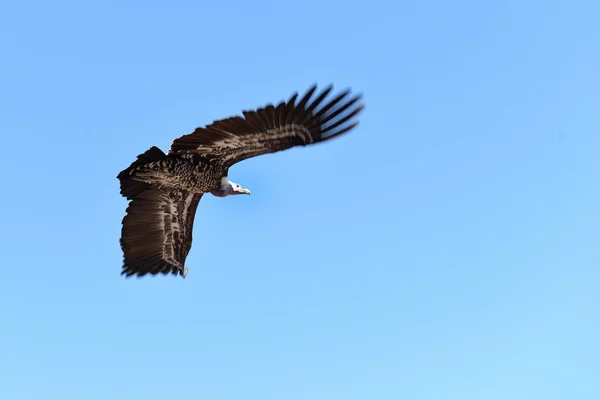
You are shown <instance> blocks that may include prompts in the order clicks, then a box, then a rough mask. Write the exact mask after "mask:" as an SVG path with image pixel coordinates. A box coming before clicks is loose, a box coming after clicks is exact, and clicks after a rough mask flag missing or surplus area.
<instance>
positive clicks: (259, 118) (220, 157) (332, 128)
mask: <svg viewBox="0 0 600 400" xmlns="http://www.w3.org/2000/svg"><path fill="white" fill-rule="evenodd" d="M332 89H333V86H331V85H330V86H328V87H326V88H325V89H324V90H323V91H322V92H321V93H319V95H318V96H317V97H316V98H315V99H314V100H311V98H312V97H313V94H314V93H315V92H316V90H317V86H316V85H313V86H312V87H311V88H309V90H308V91H307V92H306V93H305V94H304V96H302V98H301V99H300V100H299V101H298V103H296V99H297V98H298V93H294V94H293V95H292V96H291V97H290V99H289V100H288V101H282V102H280V103H278V104H277V105H272V104H268V105H266V106H265V107H263V108H259V109H257V110H253V111H252V110H245V111H242V114H243V117H241V116H234V117H230V118H227V119H222V120H218V121H215V122H213V123H212V124H210V125H208V126H206V127H204V128H196V130H195V131H194V132H192V133H190V134H188V135H184V136H181V137H180V138H178V139H175V140H174V141H173V143H172V144H171V149H170V150H169V154H186V153H192V154H200V155H202V156H205V157H207V158H210V159H212V160H215V161H218V162H221V163H222V165H223V166H225V167H227V168H228V167H230V166H232V165H233V164H235V163H237V162H240V161H242V160H245V159H247V158H250V157H255V156H258V155H262V154H267V153H275V152H278V151H282V150H286V149H289V148H292V147H295V146H307V145H311V144H315V143H320V142H324V141H327V140H330V139H332V138H334V137H337V136H340V135H342V134H345V133H347V132H349V131H350V130H352V129H354V128H355V127H356V126H357V125H358V121H357V120H355V117H356V116H357V115H358V114H359V113H360V112H361V111H362V110H363V108H364V105H363V104H361V103H359V100H360V99H361V98H362V95H360V94H359V95H355V96H353V97H349V95H350V90H349V89H348V90H345V91H343V92H341V93H339V94H338V95H336V96H335V97H334V98H333V99H331V100H328V101H325V99H326V97H327V96H328V95H329V93H330V92H331V91H332Z"/></svg>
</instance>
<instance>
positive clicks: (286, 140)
mask: <svg viewBox="0 0 600 400" xmlns="http://www.w3.org/2000/svg"><path fill="white" fill-rule="evenodd" d="M332 89H333V86H332V85H329V86H327V87H326V88H325V89H324V90H322V91H320V92H318V93H317V95H316V96H314V97H313V95H315V92H316V91H317V85H316V84H315V85H313V86H311V87H310V88H309V89H308V90H307V92H306V93H305V94H304V95H303V96H302V97H301V98H300V100H298V97H299V96H298V93H297V92H296V93H294V94H293V95H292V96H291V97H290V98H289V100H287V101H281V102H279V103H278V104H277V105H273V104H267V105H265V106H264V107H262V108H258V109H256V110H246V111H242V114H243V116H240V115H236V116H233V117H230V118H226V119H221V120H217V121H214V122H213V123H212V124H210V125H207V126H205V127H199V128H196V129H195V130H194V131H193V132H192V133H190V134H187V135H183V136H181V137H179V138H178V139H175V140H174V141H173V143H172V144H171V148H170V149H169V151H168V153H167V154H165V153H164V152H163V151H162V150H160V149H159V148H158V147H156V146H153V147H151V148H150V149H149V150H147V151H146V152H145V153H143V154H140V155H139V156H137V159H136V160H135V161H134V162H133V163H132V164H131V165H130V166H129V167H127V168H126V169H124V170H123V171H121V172H120V173H119V174H118V176H117V179H118V180H119V182H120V192H121V195H122V196H123V197H125V198H126V199H127V200H128V201H129V204H128V206H127V210H126V213H125V217H124V218H123V221H122V229H121V238H120V244H121V249H122V251H123V267H122V272H121V275H125V276H126V277H130V276H132V275H136V276H138V277H142V276H144V275H146V274H151V275H157V274H164V275H166V274H169V273H170V274H173V275H180V276H182V277H184V278H185V276H186V275H187V272H188V269H187V267H186V266H185V260H186V258H187V255H188V253H189V251H190V249H191V247H192V228H193V225H194V217H195V214H196V209H197V208H198V204H199V203H200V199H201V198H202V196H203V195H204V194H205V193H210V194H212V195H214V196H217V197H226V196H231V195H239V194H246V195H249V194H250V190H248V189H246V188H244V187H242V186H240V185H238V184H237V183H234V182H232V181H230V180H229V177H228V172H229V168H230V167H231V166H233V165H234V164H236V163H238V162H240V161H242V160H245V159H248V158H251V157H256V156H260V155H262V154H268V153H276V152H278V151H282V150H287V149H290V148H292V147H296V146H308V145H312V144H315V143H321V142H325V141H328V140H330V139H333V138H335V137H337V136H340V135H342V134H345V133H347V132H349V131H350V130H352V129H353V128H355V127H356V126H357V125H358V120H357V119H356V118H355V117H356V116H357V115H358V114H359V113H360V112H361V111H362V110H363V108H364V104H362V103H361V102H360V100H361V98H362V95H361V94H358V95H351V91H350V89H347V90H345V91H342V92H341V93H338V94H336V95H335V96H333V97H332V98H330V99H327V100H326V98H327V96H328V95H329V94H330V92H331V91H332Z"/></svg>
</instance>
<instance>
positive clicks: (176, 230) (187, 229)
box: [121, 187, 202, 277]
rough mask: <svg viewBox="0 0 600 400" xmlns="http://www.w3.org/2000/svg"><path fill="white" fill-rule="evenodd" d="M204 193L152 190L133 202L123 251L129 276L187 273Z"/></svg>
mask: <svg viewBox="0 0 600 400" xmlns="http://www.w3.org/2000/svg"><path fill="white" fill-rule="evenodd" d="M201 198H202V194H197V193H189V192H187V191H183V190H176V189H171V190H166V189H165V190H161V189H158V188H155V187H150V188H148V189H147V190H144V191H142V192H141V193H139V194H138V195H137V196H135V198H134V199H133V200H132V201H131V202H130V203H129V206H128V207H127V214H126V215H125V217H124V218H123V228H122V231H121V248H122V249H123V255H124V257H123V258H124V260H123V271H122V272H121V274H125V275H126V276H131V275H138V276H144V275H146V274H152V275H156V274H159V273H162V274H165V275H166V274H168V273H172V274H174V275H178V274H181V275H182V276H183V277H185V275H186V274H187V268H185V259H186V258H187V255H188V253H189V252H190V249H191V247H192V228H193V226H194V217H195V216H196V209H197V208H198V203H200V199H201Z"/></svg>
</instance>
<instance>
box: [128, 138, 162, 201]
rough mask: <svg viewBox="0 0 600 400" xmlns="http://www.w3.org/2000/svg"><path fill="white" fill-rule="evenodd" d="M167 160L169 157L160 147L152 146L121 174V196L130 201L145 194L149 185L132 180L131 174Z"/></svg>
mask: <svg viewBox="0 0 600 400" xmlns="http://www.w3.org/2000/svg"><path fill="white" fill-rule="evenodd" d="M166 158H167V155H166V154H165V153H164V152H163V151H162V150H161V149H159V148H158V147H156V146H152V147H150V148H149V149H148V150H146V152H144V153H142V154H140V155H139V156H137V159H136V160H135V161H134V162H132V163H131V165H130V166H129V167H127V168H125V169H124V170H123V171H121V172H119V175H117V179H119V181H121V195H123V196H125V197H126V198H127V199H128V200H131V199H133V198H134V197H135V196H137V195H138V194H140V193H141V192H143V191H144V190H146V189H147V188H148V184H147V183H144V182H140V181H137V180H135V179H133V178H132V176H131V172H132V171H133V170H134V169H136V168H137V167H140V166H142V165H145V164H148V163H151V162H154V161H161V160H164V159H166Z"/></svg>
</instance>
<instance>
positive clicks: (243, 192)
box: [241, 188, 250, 195]
mask: <svg viewBox="0 0 600 400" xmlns="http://www.w3.org/2000/svg"><path fill="white" fill-rule="evenodd" d="M241 192H242V194H247V195H249V194H250V191H249V190H248V189H246V188H244V189H242V190H241Z"/></svg>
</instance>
